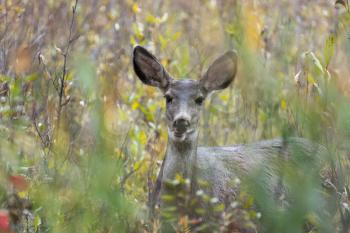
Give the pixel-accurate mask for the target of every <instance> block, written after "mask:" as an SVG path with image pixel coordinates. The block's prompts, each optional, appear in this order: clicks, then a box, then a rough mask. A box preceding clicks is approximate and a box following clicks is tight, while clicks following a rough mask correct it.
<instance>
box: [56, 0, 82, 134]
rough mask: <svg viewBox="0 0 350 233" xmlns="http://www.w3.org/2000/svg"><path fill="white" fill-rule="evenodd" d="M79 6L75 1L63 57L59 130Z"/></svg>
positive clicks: (58, 111)
mask: <svg viewBox="0 0 350 233" xmlns="http://www.w3.org/2000/svg"><path fill="white" fill-rule="evenodd" d="M77 6H78V0H75V4H74V6H73V7H72V19H71V22H70V27H69V35H68V40H67V46H66V49H65V51H64V53H63V54H62V55H63V67H62V76H61V78H60V87H59V99H58V110H57V129H59V127H60V121H61V112H62V107H64V106H65V105H66V104H63V99H64V87H65V81H66V77H67V60H68V55H69V49H70V47H71V45H72V43H73V42H74V40H72V32H73V26H74V21H75V15H76V10H77Z"/></svg>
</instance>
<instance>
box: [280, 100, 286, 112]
mask: <svg viewBox="0 0 350 233" xmlns="http://www.w3.org/2000/svg"><path fill="white" fill-rule="evenodd" d="M280 105H281V108H282V109H283V110H284V109H286V108H287V102H286V101H285V100H284V99H282V100H281V104H280Z"/></svg>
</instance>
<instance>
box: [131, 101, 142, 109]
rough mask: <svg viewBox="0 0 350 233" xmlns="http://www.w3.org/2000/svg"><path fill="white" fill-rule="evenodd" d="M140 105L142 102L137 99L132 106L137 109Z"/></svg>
mask: <svg viewBox="0 0 350 233" xmlns="http://www.w3.org/2000/svg"><path fill="white" fill-rule="evenodd" d="M139 106H140V103H139V102H137V101H135V102H134V103H132V105H131V108H132V110H135V109H138V107H139Z"/></svg>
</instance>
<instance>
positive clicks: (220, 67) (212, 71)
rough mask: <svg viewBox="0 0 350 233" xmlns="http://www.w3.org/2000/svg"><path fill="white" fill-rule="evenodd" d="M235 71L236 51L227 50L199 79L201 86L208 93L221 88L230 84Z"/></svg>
mask: <svg viewBox="0 0 350 233" xmlns="http://www.w3.org/2000/svg"><path fill="white" fill-rule="evenodd" d="M236 72H237V53H236V52H235V51H228V52H226V53H225V54H223V55H222V56H220V57H219V58H217V59H216V60H215V61H214V62H213V64H212V65H211V66H210V67H209V69H208V71H207V72H206V73H205V75H204V76H203V78H202V79H201V80H200V85H201V88H202V89H203V91H204V92H206V93H209V92H212V91H215V90H221V89H224V88H226V87H228V86H229V85H230V83H231V82H232V81H233V80H234V78H235V76H236Z"/></svg>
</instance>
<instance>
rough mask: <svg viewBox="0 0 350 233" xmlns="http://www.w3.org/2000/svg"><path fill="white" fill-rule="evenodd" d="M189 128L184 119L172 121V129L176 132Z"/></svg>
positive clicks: (187, 122)
mask: <svg viewBox="0 0 350 233" xmlns="http://www.w3.org/2000/svg"><path fill="white" fill-rule="evenodd" d="M189 126H190V122H189V121H188V120H186V119H183V118H179V119H177V120H175V121H174V127H175V128H176V129H177V130H178V131H186V130H187V128H188V127H189Z"/></svg>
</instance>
